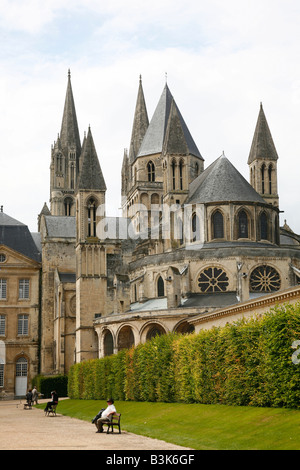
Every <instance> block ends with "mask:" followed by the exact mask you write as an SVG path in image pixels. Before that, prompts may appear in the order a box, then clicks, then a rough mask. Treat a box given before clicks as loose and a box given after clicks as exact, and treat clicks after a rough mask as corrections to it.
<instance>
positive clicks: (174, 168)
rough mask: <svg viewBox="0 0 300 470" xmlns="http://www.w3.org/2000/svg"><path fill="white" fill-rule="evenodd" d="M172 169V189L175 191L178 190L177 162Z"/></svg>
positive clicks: (173, 163)
mask: <svg viewBox="0 0 300 470" xmlns="http://www.w3.org/2000/svg"><path fill="white" fill-rule="evenodd" d="M171 168H172V188H173V189H175V188H176V162H175V160H173V161H172V165H171Z"/></svg>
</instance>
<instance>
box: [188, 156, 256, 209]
mask: <svg viewBox="0 0 300 470" xmlns="http://www.w3.org/2000/svg"><path fill="white" fill-rule="evenodd" d="M223 201H224V202H228V201H237V202H260V203H264V204H265V200H264V199H263V198H262V197H261V196H260V195H259V194H258V193H257V192H256V191H255V189H254V188H253V187H252V186H251V185H250V184H249V183H248V181H247V180H246V179H245V178H244V177H243V176H242V175H241V174H240V173H239V172H238V170H237V169H236V168H235V167H234V166H233V165H232V163H231V162H230V161H229V160H228V158H227V157H225V155H221V157H219V158H218V159H217V160H215V161H214V162H213V163H212V164H211V165H210V166H209V167H208V168H206V170H205V171H203V173H201V174H200V175H199V176H198V177H197V178H196V179H195V180H194V181H193V182H192V183H191V184H190V196H189V199H188V201H187V203H190V204H191V203H195V204H197V203H199V204H200V203H208V202H223Z"/></svg>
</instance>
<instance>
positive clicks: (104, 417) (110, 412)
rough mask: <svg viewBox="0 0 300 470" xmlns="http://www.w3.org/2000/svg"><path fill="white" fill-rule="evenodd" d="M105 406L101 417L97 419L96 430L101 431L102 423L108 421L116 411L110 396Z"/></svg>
mask: <svg viewBox="0 0 300 470" xmlns="http://www.w3.org/2000/svg"><path fill="white" fill-rule="evenodd" d="M107 405H108V406H107V408H105V410H104V411H103V412H102V414H101V418H99V419H97V422H96V426H97V429H98V431H96V432H103V423H109V421H111V418H112V415H113V414H114V413H116V412H117V410H116V407H115V405H114V401H113V399H112V398H110V399H109V400H107Z"/></svg>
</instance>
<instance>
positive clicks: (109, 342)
mask: <svg viewBox="0 0 300 470" xmlns="http://www.w3.org/2000/svg"><path fill="white" fill-rule="evenodd" d="M102 341H103V356H104V357H105V356H111V355H112V354H113V353H114V338H113V334H112V332H111V331H110V330H109V329H108V328H106V329H105V330H104V331H103V334H102Z"/></svg>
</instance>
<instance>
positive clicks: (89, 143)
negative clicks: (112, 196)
mask: <svg viewBox="0 0 300 470" xmlns="http://www.w3.org/2000/svg"><path fill="white" fill-rule="evenodd" d="M80 160H81V172H80V175H79V182H78V189H79V190H80V189H88V190H92V191H94V190H97V191H106V184H105V181H104V178H103V174H102V170H101V167H100V163H99V159H98V156H97V152H96V148H95V145H94V140H93V137H92V132H91V128H90V126H89V129H88V133H87V136H86V139H85V142H84V147H83V149H82V154H81V157H80Z"/></svg>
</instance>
